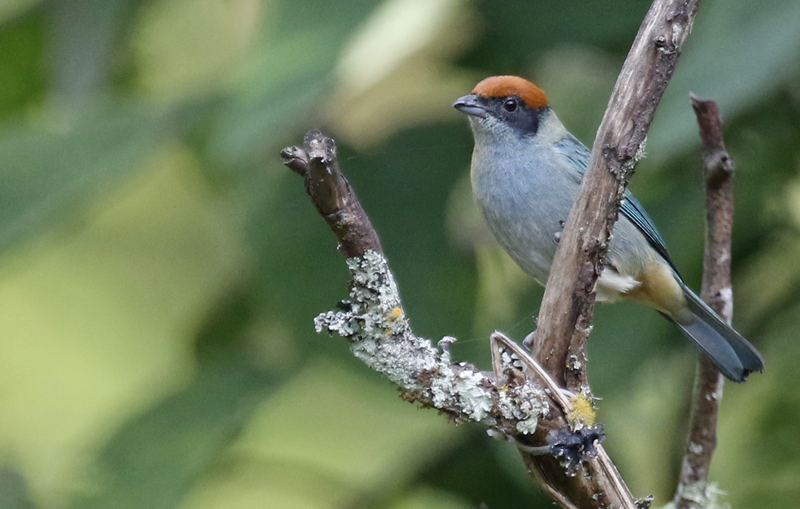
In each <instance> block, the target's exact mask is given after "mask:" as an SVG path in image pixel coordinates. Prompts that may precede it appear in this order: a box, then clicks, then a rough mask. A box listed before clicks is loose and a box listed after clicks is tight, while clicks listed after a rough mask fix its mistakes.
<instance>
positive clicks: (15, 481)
mask: <svg viewBox="0 0 800 509" xmlns="http://www.w3.org/2000/svg"><path fill="white" fill-rule="evenodd" d="M35 507H36V505H35V504H34V503H33V501H31V499H30V496H29V495H28V488H27V486H26V483H25V479H24V478H23V477H22V474H20V473H19V472H18V471H17V470H16V469H15V468H14V467H13V466H11V465H5V466H3V467H0V509H34V508H35Z"/></svg>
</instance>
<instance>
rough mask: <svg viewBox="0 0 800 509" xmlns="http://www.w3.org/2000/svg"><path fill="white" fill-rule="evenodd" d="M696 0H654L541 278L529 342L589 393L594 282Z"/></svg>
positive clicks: (564, 379) (554, 369) (563, 378)
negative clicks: (544, 283) (541, 295)
mask: <svg viewBox="0 0 800 509" xmlns="http://www.w3.org/2000/svg"><path fill="white" fill-rule="evenodd" d="M699 3H700V0H655V1H654V2H653V4H652V6H651V7H650V10H649V11H648V13H647V16H646V17H645V19H644V22H643V23H642V26H641V28H640V29H639V33H638V35H637V36H636V40H635V41H634V43H633V46H632V47H631V50H630V52H629V53H628V57H627V59H626V60H625V64H624V65H623V67H622V71H621V72H620V75H619V78H618V79H617V84H616V86H615V87H614V92H613V93H612V95H611V99H610V100H609V103H608V107H607V109H606V113H605V116H604V117H603V121H602V123H601V124H600V128H599V129H598V132H597V138H596V139H595V143H594V148H593V149H592V155H591V160H590V161H589V168H588V169H587V172H586V176H585V177H584V179H583V183H582V185H581V190H580V194H579V196H578V198H577V200H576V202H575V204H574V205H573V207H572V211H571V212H570V215H569V218H568V219H567V224H566V226H565V228H564V233H563V235H562V236H561V240H560V242H559V247H558V250H557V252H556V256H555V259H554V260H553V265H552V269H551V270H550V277H549V278H548V280H547V287H546V290H545V294H544V298H543V299H542V305H541V308H540V310H539V319H538V324H537V331H536V340H535V344H534V354H535V357H536V359H537V360H538V361H539V362H540V363H541V364H542V365H543V366H544V367H545V368H546V369H547V370H548V371H549V372H550V373H551V375H553V377H554V378H555V379H556V381H557V382H558V383H560V384H564V385H565V386H566V387H567V388H568V389H570V390H573V391H576V392H577V391H581V390H582V391H584V392H588V383H587V379H586V340H587V337H588V335H589V332H590V331H591V317H592V313H593V311H594V301H595V296H594V293H593V289H594V285H595V281H596V280H597V277H598V275H599V273H600V270H601V260H602V259H603V256H604V255H605V253H606V251H607V247H608V244H607V241H608V239H609V236H610V234H611V230H612V228H613V225H614V222H615V221H616V219H617V213H618V211H619V203H620V201H621V200H622V198H623V196H624V192H625V188H626V186H627V183H628V179H629V178H630V176H631V174H632V173H633V169H634V165H635V163H636V160H637V159H638V158H639V157H640V156H641V154H642V152H643V146H644V141H645V136H646V134H647V129H648V128H649V126H650V122H651V121H652V119H653V114H654V112H655V109H656V106H657V105H658V103H659V101H660V100H661V96H662V95H663V93H664V90H665V88H666V86H667V83H669V80H670V78H671V77H672V72H673V70H674V69H675V65H676V63H677V61H678V57H679V55H680V51H681V47H682V45H683V42H684V41H685V39H686V37H687V36H688V34H689V32H690V31H691V29H692V23H693V21H694V15H695V12H696V10H697V7H698V4H699Z"/></svg>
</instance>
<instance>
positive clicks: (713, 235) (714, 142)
mask: <svg viewBox="0 0 800 509" xmlns="http://www.w3.org/2000/svg"><path fill="white" fill-rule="evenodd" d="M691 99H692V107H693V108H694V112H695V115H696V116H697V123H698V124H699V126H700V137H701V138H702V140H703V155H704V161H703V166H704V170H705V180H706V246H705V254H704V257H703V286H702V291H701V293H700V295H701V297H702V298H703V300H705V301H706V302H707V303H708V305H709V306H711V307H712V308H713V309H714V311H716V312H717V313H718V314H719V315H720V316H721V317H722V318H724V319H725V320H726V321H727V322H728V323H730V321H731V318H732V317H733V290H732V288H731V238H732V232H733V182H732V177H733V171H734V164H733V160H732V159H731V158H730V156H729V155H728V152H727V151H726V150H725V140H724V139H723V136H722V119H721V118H720V114H719V109H718V108H717V103H716V102H714V101H704V100H700V99H698V98H697V97H695V96H694V95H692V96H691ZM724 383H725V378H724V377H723V376H722V374H721V373H720V372H719V370H718V369H717V367H716V366H714V364H713V363H712V362H711V360H710V359H709V358H708V357H706V356H705V355H703V354H701V355H700V358H699V359H698V363H697V372H696V374H695V382H694V388H693V390H692V407H691V408H692V410H691V417H690V421H689V436H688V438H687V440H686V449H685V451H684V455H683V461H682V463H681V473H680V477H679V484H678V489H677V490H676V493H675V499H674V502H675V507H676V509H691V508H694V507H701V506H699V505H698V503H702V502H706V501H707V500H708V499H709V498H710V497H712V496H713V494H712V493H709V490H708V471H709V469H710V468H711V458H712V455H713V454H714V449H715V448H716V445H717V416H718V413H719V405H720V403H721V402H722V389H723V386H724ZM702 507H705V504H704V505H702Z"/></svg>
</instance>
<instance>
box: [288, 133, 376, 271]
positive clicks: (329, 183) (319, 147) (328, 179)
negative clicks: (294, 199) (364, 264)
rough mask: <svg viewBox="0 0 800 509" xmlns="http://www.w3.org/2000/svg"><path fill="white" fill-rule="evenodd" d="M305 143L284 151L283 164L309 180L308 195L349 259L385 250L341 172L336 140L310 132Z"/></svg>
mask: <svg viewBox="0 0 800 509" xmlns="http://www.w3.org/2000/svg"><path fill="white" fill-rule="evenodd" d="M303 142H304V148H300V147H287V148H285V149H283V150H282V151H281V157H282V158H283V164H285V165H286V166H288V167H289V168H291V169H292V171H294V172H295V173H297V174H298V175H300V176H301V177H303V180H305V184H306V192H307V193H308V196H309V197H311V201H312V202H313V203H314V206H315V207H316V208H317V211H318V212H319V214H320V215H321V216H322V217H323V218H324V219H325V221H326V222H327V223H328V226H330V227H331V230H333V232H334V233H335V234H336V237H337V238H338V239H339V246H340V247H341V250H342V253H343V254H344V255H345V257H347V258H352V257H354V256H360V255H363V254H364V253H366V252H367V251H375V252H376V253H383V248H382V247H381V243H380V241H379V240H378V234H377V233H375V229H374V228H373V227H372V223H370V221H369V217H367V213H366V212H364V209H363V207H361V203H360V202H359V201H358V198H357V197H356V193H355V191H353V188H352V187H350V183H349V182H348V181H347V179H346V178H345V177H344V175H343V174H342V172H341V171H339V161H338V160H337V159H336V145H335V144H334V142H333V140H332V139H330V138H328V137H326V136H323V135H322V133H320V132H319V131H309V132H308V133H306V136H305V138H304V139H303Z"/></svg>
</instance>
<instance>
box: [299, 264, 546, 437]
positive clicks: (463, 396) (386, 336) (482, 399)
mask: <svg viewBox="0 0 800 509" xmlns="http://www.w3.org/2000/svg"><path fill="white" fill-rule="evenodd" d="M347 266H348V268H349V269H350V272H351V273H352V275H353V279H352V282H351V285H350V286H351V289H350V299H349V300H346V301H343V302H342V303H341V305H340V307H341V308H342V309H340V310H338V311H328V312H326V313H323V314H321V315H319V316H318V317H317V318H316V319H315V320H314V323H315V325H316V328H317V332H323V331H324V332H335V333H337V334H338V335H340V336H342V337H343V338H345V339H347V340H348V341H349V342H350V349H351V350H352V351H353V353H354V354H355V356H356V357H358V358H359V359H361V360H362V361H363V362H364V363H365V364H366V365H367V366H369V367H370V368H372V369H374V370H375V371H378V372H379V373H382V374H383V375H385V376H386V377H387V378H388V379H389V380H391V381H392V382H394V383H395V384H397V385H398V386H400V388H402V389H403V390H404V391H405V394H406V398H407V399H411V400H414V401H418V402H420V403H422V404H423V405H425V406H430V407H433V408H437V409H439V410H441V411H443V412H446V413H447V414H448V415H450V417H451V418H452V419H453V420H454V421H456V422H466V421H475V422H479V423H482V424H483V425H484V426H487V427H488V428H491V429H493V430H495V431H499V432H501V433H503V434H504V435H508V436H516V435H527V434H533V433H534V432H535V431H536V426H537V423H538V420H539V418H540V417H545V416H546V415H547V413H548V403H547V401H548V398H547V396H546V395H545V393H544V392H543V391H542V390H541V388H539V387H537V386H535V385H534V384H533V383H532V382H531V380H530V379H528V378H526V377H522V376H519V377H511V378H506V379H503V380H500V384H498V383H497V379H496V377H494V376H491V375H492V374H490V373H485V372H482V371H479V370H478V369H477V368H476V367H475V366H473V365H472V364H469V363H466V362H462V363H459V364H457V365H453V364H451V360H450V355H449V353H448V351H447V349H446V348H445V349H444V350H442V351H440V350H439V349H437V348H435V347H434V346H433V344H432V343H431V341H430V340H428V339H425V338H421V337H419V336H416V335H415V334H414V333H413V331H412V330H411V327H410V326H409V324H408V319H407V318H406V316H405V313H404V312H403V308H402V303H401V302H400V295H399V294H398V292H397V286H396V284H395V282H394V277H393V276H392V273H391V272H389V267H388V265H387V263H386V259H385V258H384V257H383V256H382V255H380V254H378V253H376V252H375V251H367V252H366V253H364V255H363V256H359V257H355V258H349V259H348V260H347ZM445 344H447V343H446V341H445V343H444V344H443V345H445ZM512 362H513V361H512V360H511V359H510V358H509V359H508V363H507V364H506V365H505V366H504V367H503V370H504V371H506V372H508V371H509V370H513V369H514V368H513V365H512Z"/></svg>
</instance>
